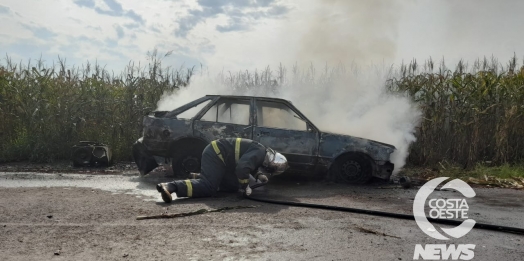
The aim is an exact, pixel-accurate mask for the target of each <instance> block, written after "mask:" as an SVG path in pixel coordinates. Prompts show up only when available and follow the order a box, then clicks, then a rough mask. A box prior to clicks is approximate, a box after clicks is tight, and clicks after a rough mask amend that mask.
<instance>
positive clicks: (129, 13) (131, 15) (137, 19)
mask: <svg viewBox="0 0 524 261" xmlns="http://www.w3.org/2000/svg"><path fill="white" fill-rule="evenodd" d="M125 16H127V17H129V18H131V19H133V20H134V21H135V22H137V23H140V24H144V19H143V18H142V16H140V15H138V14H137V13H135V11H133V10H129V11H127V12H126V14H125Z"/></svg>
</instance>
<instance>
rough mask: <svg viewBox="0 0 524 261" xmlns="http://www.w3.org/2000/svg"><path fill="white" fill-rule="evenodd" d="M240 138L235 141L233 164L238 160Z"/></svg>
mask: <svg viewBox="0 0 524 261" xmlns="http://www.w3.org/2000/svg"><path fill="white" fill-rule="evenodd" d="M241 140H242V138H237V140H236V141H235V163H236V162H238V159H239V158H240V141H241Z"/></svg>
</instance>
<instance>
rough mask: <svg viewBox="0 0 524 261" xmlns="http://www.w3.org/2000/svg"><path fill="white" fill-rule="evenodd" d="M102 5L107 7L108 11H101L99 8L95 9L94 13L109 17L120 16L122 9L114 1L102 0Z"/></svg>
mask: <svg viewBox="0 0 524 261" xmlns="http://www.w3.org/2000/svg"><path fill="white" fill-rule="evenodd" d="M104 3H105V4H106V5H107V6H108V7H109V10H105V9H102V8H100V7H98V6H97V7H95V11H96V12H97V13H99V14H106V15H110V16H122V15H123V13H124V9H122V5H121V4H120V3H118V2H117V1H115V0H104Z"/></svg>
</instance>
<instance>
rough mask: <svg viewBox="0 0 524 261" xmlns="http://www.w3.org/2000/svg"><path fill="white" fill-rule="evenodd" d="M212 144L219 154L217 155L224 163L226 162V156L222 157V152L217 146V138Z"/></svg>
mask: <svg viewBox="0 0 524 261" xmlns="http://www.w3.org/2000/svg"><path fill="white" fill-rule="evenodd" d="M211 145H213V149H214V150H215V153H216V154H217V156H218V157H219V158H220V159H221V160H222V162H223V163H224V164H226V162H225V161H224V157H222V154H221V153H220V149H219V148H218V146H217V141H216V140H214V141H212V142H211Z"/></svg>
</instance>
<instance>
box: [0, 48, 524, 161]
mask: <svg viewBox="0 0 524 261" xmlns="http://www.w3.org/2000/svg"><path fill="white" fill-rule="evenodd" d="M311 70H315V69H314V68H310V69H309V71H311ZM328 71H329V73H328ZM340 71H341V69H340V68H334V69H331V70H327V69H326V70H325V72H326V73H324V74H322V75H323V76H322V77H319V78H316V79H313V78H312V77H311V75H312V73H308V71H306V72H305V73H300V72H299V71H298V70H297V69H296V68H292V70H291V73H287V71H286V69H285V68H283V67H281V68H278V70H277V71H271V70H270V69H269V68H267V69H266V70H264V71H262V72H255V73H250V72H244V73H238V74H230V75H221V78H220V79H221V80H222V81H223V83H226V84H228V85H229V86H231V88H233V89H237V90H238V89H244V90H245V89H251V90H253V89H255V90H256V89H267V88H270V89H271V90H273V91H275V90H276V89H278V88H279V85H282V84H283V83H284V82H286V81H287V82H289V81H293V82H295V83H297V82H298V83H301V82H302V83H309V84H318V85H319V86H325V85H327V84H329V83H330V81H331V80H330V78H331V77H335V76H333V75H334V74H337V73H340ZM342 71H343V70H342ZM192 74H193V70H192V69H183V68H182V69H178V70H175V69H171V68H163V67H162V65H161V57H159V56H157V54H156V53H152V54H151V55H150V56H149V63H148V64H147V65H146V66H140V65H138V66H136V65H134V64H129V65H128V66H127V67H126V68H125V70H124V71H123V72H122V73H120V74H111V73H109V72H107V71H105V70H104V69H103V68H102V67H100V66H99V65H96V64H95V65H91V64H87V65H84V66H82V67H73V68H68V67H67V66H66V64H65V62H64V61H63V60H60V61H59V62H58V64H56V65H55V66H51V67H45V66H44V65H42V63H41V62H36V63H35V64H31V63H29V64H26V65H24V64H16V63H13V62H12V61H11V60H10V59H9V58H7V59H5V60H4V62H3V63H2V64H0V120H1V122H2V124H0V139H1V140H2V142H1V143H0V162H1V161H4V162H5V161H15V160H23V159H29V160H32V161H52V160H55V159H67V158H68V157H69V155H70V148H71V146H72V145H73V144H75V143H76V142H77V141H79V140H97V141H100V142H105V143H107V144H109V145H110V146H111V147H112V148H113V149H114V151H115V157H116V159H117V160H118V159H126V160H129V159H130V148H131V145H132V143H133V142H134V141H135V140H136V139H137V138H138V137H140V136H141V120H142V117H143V116H144V115H145V114H146V113H147V112H149V111H151V110H154V109H155V107H156V103H157V101H158V100H159V98H160V96H161V95H162V94H163V93H164V92H165V91H173V90H175V89H177V88H183V87H185V86H186V85H187V84H188V82H189V80H190V78H191V76H192ZM390 75H391V77H390V78H389V80H388V81H387V83H386V86H387V87H388V89H389V91H391V92H394V93H398V92H402V93H407V94H408V95H410V96H411V97H412V98H413V99H414V100H415V101H416V102H417V103H418V104H419V105H420V106H421V108H422V111H423V120H422V122H421V125H420V127H419V128H418V129H417V134H416V136H417V139H418V141H417V142H416V143H414V144H413V146H412V148H411V151H410V156H409V160H408V161H409V163H410V164H411V165H436V164H438V163H439V162H442V161H446V162H452V163H454V164H458V165H459V166H461V167H463V168H473V167H475V166H477V165H478V164H479V163H481V164H494V165H503V164H506V163H511V164H514V163H522V162H523V160H524V120H523V115H524V105H523V104H524V67H519V66H518V65H517V60H516V58H513V59H511V60H510V61H509V63H508V64H506V65H502V64H500V63H499V62H497V61H496V60H494V59H491V60H487V59H484V60H478V61H476V62H475V63H474V64H472V65H471V66H468V65H466V64H465V63H463V62H460V63H459V64H457V65H456V66H455V69H454V70H450V69H447V68H446V66H445V65H444V64H443V63H441V64H439V65H438V66H434V64H433V62H432V61H431V60H429V61H427V62H425V63H424V64H423V65H422V66H420V65H419V64H418V63H417V62H415V61H414V62H412V63H410V64H409V65H402V66H401V67H400V69H398V70H396V71H395V72H391V73H390ZM255 93H256V92H255ZM265 93H267V92H265Z"/></svg>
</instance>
